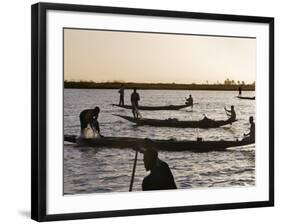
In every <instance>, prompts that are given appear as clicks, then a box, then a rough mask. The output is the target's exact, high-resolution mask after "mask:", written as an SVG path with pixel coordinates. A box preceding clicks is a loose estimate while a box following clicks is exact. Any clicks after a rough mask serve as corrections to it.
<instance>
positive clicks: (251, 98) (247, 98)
mask: <svg viewBox="0 0 281 224" xmlns="http://www.w3.org/2000/svg"><path fill="white" fill-rule="evenodd" d="M237 98H238V99H241V100H255V99H256V97H255V96H253V97H246V96H237Z"/></svg>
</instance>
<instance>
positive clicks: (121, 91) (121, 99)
mask: <svg viewBox="0 0 281 224" xmlns="http://www.w3.org/2000/svg"><path fill="white" fill-rule="evenodd" d="M124 89H125V88H124V84H122V85H121V87H120V89H119V91H118V93H119V94H120V98H119V106H124Z"/></svg>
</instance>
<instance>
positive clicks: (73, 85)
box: [64, 81, 255, 91]
mask: <svg viewBox="0 0 281 224" xmlns="http://www.w3.org/2000/svg"><path fill="white" fill-rule="evenodd" d="M121 84H124V87H125V89H133V88H137V89H146V90H215V91H220V90H222V91H238V88H239V86H240V87H241V88H242V91H255V85H249V84H245V85H238V84H234V85H231V84H228V85H225V84H176V83H119V82H103V83H96V82H82V81H80V82H74V81H64V88H65V89H119V88H120V86H121Z"/></svg>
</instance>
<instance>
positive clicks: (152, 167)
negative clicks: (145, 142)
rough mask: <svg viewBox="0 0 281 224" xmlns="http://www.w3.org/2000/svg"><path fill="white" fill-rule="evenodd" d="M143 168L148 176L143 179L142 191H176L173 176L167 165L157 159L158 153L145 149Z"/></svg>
mask: <svg viewBox="0 0 281 224" xmlns="http://www.w3.org/2000/svg"><path fill="white" fill-rule="evenodd" d="M143 161H144V167H145V169H146V170H147V171H150V174H149V175H148V176H146V177H145V178H144V179H143V182H142V190H143V191H149V190H167V189H177V186H176V183H175V180H174V177H173V174H172V172H171V170H170V168H169V166H168V164H167V163H165V162H164V161H162V160H160V159H159V158H158V152H157V151H155V150H154V149H151V148H150V149H147V150H145V151H144V154H143Z"/></svg>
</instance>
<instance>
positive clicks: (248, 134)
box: [243, 116, 256, 142]
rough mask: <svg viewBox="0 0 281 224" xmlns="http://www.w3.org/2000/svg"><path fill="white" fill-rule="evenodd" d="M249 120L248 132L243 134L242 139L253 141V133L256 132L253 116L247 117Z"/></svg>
mask: <svg viewBox="0 0 281 224" xmlns="http://www.w3.org/2000/svg"><path fill="white" fill-rule="evenodd" d="M249 122H250V125H251V127H250V132H249V133H247V134H244V137H245V138H244V139H243V141H250V142H255V133H256V125H255V122H254V118H253V116H251V117H249Z"/></svg>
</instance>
